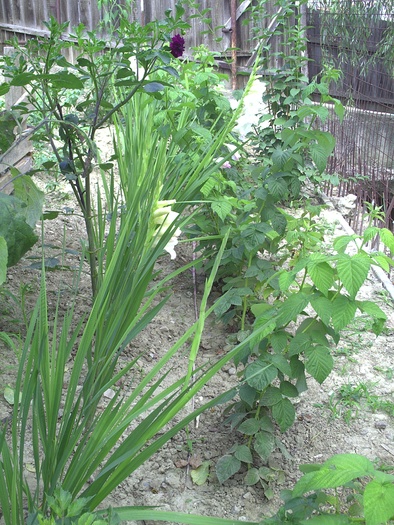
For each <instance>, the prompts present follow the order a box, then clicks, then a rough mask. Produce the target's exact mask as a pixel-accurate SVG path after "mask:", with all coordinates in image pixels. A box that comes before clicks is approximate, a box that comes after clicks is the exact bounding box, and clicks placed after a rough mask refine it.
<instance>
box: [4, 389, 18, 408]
mask: <svg viewBox="0 0 394 525" xmlns="http://www.w3.org/2000/svg"><path fill="white" fill-rule="evenodd" d="M4 399H5V400H6V401H7V403H8V404H9V405H14V404H15V390H14V389H13V388H11V387H9V386H6V387H5V389H4ZM21 399H22V392H19V397H18V403H20V402H21Z"/></svg>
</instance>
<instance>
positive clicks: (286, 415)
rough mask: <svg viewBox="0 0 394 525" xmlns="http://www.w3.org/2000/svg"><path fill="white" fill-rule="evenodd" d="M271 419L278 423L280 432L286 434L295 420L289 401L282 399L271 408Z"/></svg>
mask: <svg viewBox="0 0 394 525" xmlns="http://www.w3.org/2000/svg"><path fill="white" fill-rule="evenodd" d="M272 417H273V418H274V419H275V421H276V422H277V423H278V425H279V428H280V430H281V432H286V430H287V429H289V428H290V427H291V426H292V424H293V423H294V420H295V410H294V407H293V404H292V403H291V401H289V400H288V399H287V398H283V399H282V400H281V401H280V402H279V403H277V404H276V405H274V406H273V407H272Z"/></svg>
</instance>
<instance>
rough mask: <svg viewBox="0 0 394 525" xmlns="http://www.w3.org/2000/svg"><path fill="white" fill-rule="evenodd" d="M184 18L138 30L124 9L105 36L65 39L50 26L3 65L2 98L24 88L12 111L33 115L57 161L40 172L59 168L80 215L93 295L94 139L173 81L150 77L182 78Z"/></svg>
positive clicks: (58, 26) (64, 26)
mask: <svg viewBox="0 0 394 525" xmlns="http://www.w3.org/2000/svg"><path fill="white" fill-rule="evenodd" d="M183 14H184V9H183V8H182V7H181V5H177V6H176V9H175V13H174V15H173V13H172V12H171V11H167V13H166V18H165V19H164V20H163V21H153V22H150V23H149V24H146V25H145V26H141V25H140V24H138V23H137V22H130V21H129V15H130V13H129V12H128V11H127V9H126V6H125V8H124V9H122V10H121V11H118V12H117V16H118V18H117V20H116V24H115V23H114V20H113V18H111V17H110V21H111V20H112V23H108V24H107V25H106V26H105V29H106V30H107V33H106V34H105V36H99V34H98V32H95V31H91V32H87V31H86V28H85V27H84V26H83V25H82V24H80V25H79V26H78V27H76V28H74V29H73V30H72V32H71V34H70V36H69V37H68V38H65V37H64V33H65V32H66V31H67V30H68V26H69V24H68V22H65V23H58V22H57V21H56V20H55V19H54V18H51V19H50V21H49V22H47V23H46V24H45V25H46V27H47V30H48V36H46V37H36V38H32V39H30V40H29V41H28V42H27V43H26V45H25V46H21V45H20V44H19V43H18V42H17V40H16V39H15V40H13V41H12V42H11V44H12V46H13V47H14V51H15V52H14V54H13V55H11V56H5V57H2V59H1V65H0V68H1V71H2V74H3V75H4V77H5V79H6V82H4V83H3V84H2V85H1V86H0V93H1V94H5V93H7V91H8V90H9V89H10V88H11V87H12V86H23V88H24V89H25V91H26V94H27V95H26V98H25V100H24V102H23V103H20V104H19V106H18V107H15V108H14V110H19V111H20V112H21V113H22V114H24V113H27V114H28V124H30V125H31V126H32V138H33V140H35V141H38V142H40V143H44V144H49V145H50V147H51V149H52V151H53V154H54V157H55V160H54V161H48V162H45V163H44V165H43V166H41V167H40V169H45V170H50V169H53V168H54V167H56V166H57V167H58V169H59V171H60V173H61V175H62V176H63V177H65V178H66V180H67V181H68V182H69V184H70V187H71V188H72V191H73V193H74V196H75V198H76V201H77V203H78V206H79V209H80V211H81V212H82V216H83V220H84V223H85V227H86V233H87V239H88V244H87V249H86V255H87V258H88V261H89V265H90V274H91V282H92V291H93V295H96V294H97V292H98V287H99V276H98V268H97V262H96V261H97V257H98V256H99V252H100V250H101V249H102V247H101V246H100V243H99V233H98V231H97V230H98V226H97V221H96V217H97V213H98V211H97V205H95V200H94V197H93V194H92V191H93V184H94V182H93V181H94V173H93V170H94V168H100V165H101V168H103V169H104V170H105V169H106V165H105V164H102V163H101V160H100V151H99V149H98V147H97V143H96V135H97V131H98V130H99V129H100V128H102V127H104V126H107V125H109V124H111V122H112V120H113V117H114V115H116V114H117V113H118V111H119V110H120V109H121V108H122V107H123V106H124V105H125V104H127V102H128V101H129V100H130V99H132V97H133V96H134V95H135V93H137V92H138V91H139V90H142V91H144V92H146V93H150V94H151V95H152V97H154V96H155V94H156V93H158V92H161V91H163V90H164V85H168V81H167V82H165V81H163V80H162V81H161V82H160V83H159V82H156V81H155V80H154V78H153V77H154V75H155V74H157V72H158V71H160V70H162V71H163V70H164V71H166V72H167V74H168V77H169V78H170V79H171V78H173V77H176V76H177V73H176V70H175V68H174V67H172V66H171V59H172V58H173V52H174V48H171V45H172V44H171V37H172V35H173V33H175V32H179V31H182V30H186V29H187V28H188V27H189V25H188V24H187V23H186V22H184V21H183V20H182V17H183ZM108 30H109V31H110V32H109V33H108ZM177 38H178V40H177V41H176V43H177V48H176V53H175V54H176V55H177V56H179V50H180V47H179V43H180V42H179V39H181V40H183V39H182V37H181V36H180V35H178V36H177ZM64 50H68V51H70V52H72V53H74V54H75V55H76V60H75V62H74V63H71V62H70V61H68V60H67V59H66V58H65V56H64ZM135 64H138V68H139V69H138V71H136V69H135V67H134V66H135ZM114 92H116V96H115V97H114ZM114 100H116V102H114ZM99 220H101V218H100V219H99Z"/></svg>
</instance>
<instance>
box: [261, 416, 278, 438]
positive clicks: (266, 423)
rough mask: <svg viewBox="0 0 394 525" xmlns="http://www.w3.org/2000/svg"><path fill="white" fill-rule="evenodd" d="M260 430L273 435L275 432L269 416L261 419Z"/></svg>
mask: <svg viewBox="0 0 394 525" xmlns="http://www.w3.org/2000/svg"><path fill="white" fill-rule="evenodd" d="M260 428H261V430H264V431H265V432H271V434H272V433H274V432H275V428H274V425H273V423H272V421H271V419H270V418H269V417H268V416H263V417H262V418H261V419H260Z"/></svg>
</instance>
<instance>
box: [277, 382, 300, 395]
mask: <svg viewBox="0 0 394 525" xmlns="http://www.w3.org/2000/svg"><path fill="white" fill-rule="evenodd" d="M279 389H280V391H281V393H282V394H283V395H284V396H286V397H298V395H299V394H298V390H297V387H295V386H294V385H293V384H292V383H290V381H282V382H281V384H280V387H279Z"/></svg>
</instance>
